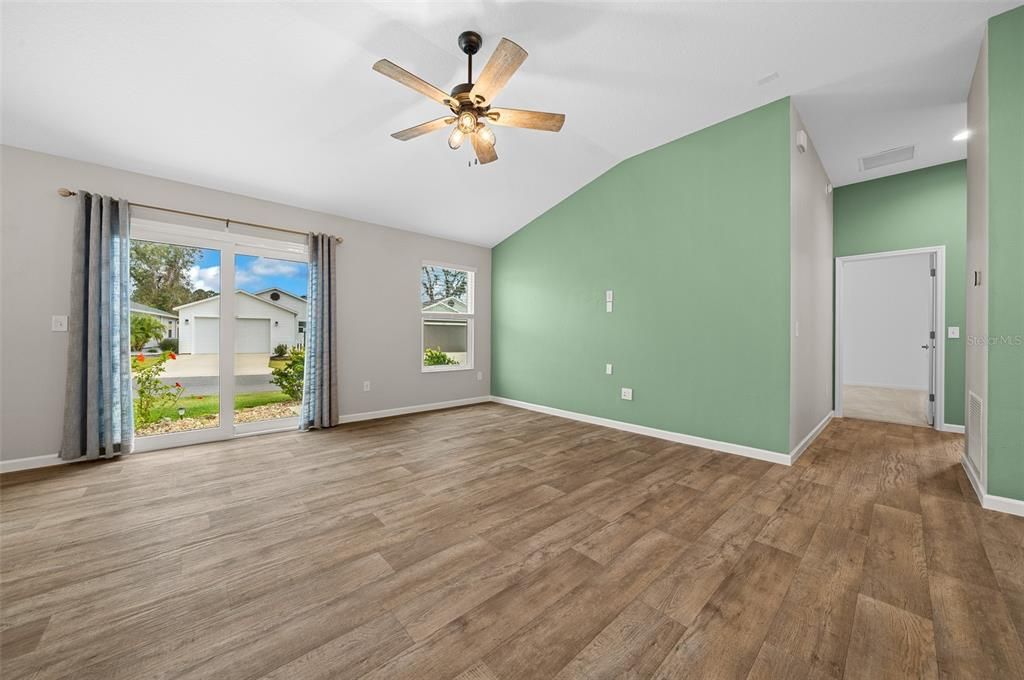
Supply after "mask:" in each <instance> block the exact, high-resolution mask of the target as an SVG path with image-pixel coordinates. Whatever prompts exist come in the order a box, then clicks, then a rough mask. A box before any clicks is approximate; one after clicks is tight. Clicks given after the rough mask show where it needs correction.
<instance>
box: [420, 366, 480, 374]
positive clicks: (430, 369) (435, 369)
mask: <svg viewBox="0 0 1024 680" xmlns="http://www.w3.org/2000/svg"><path fill="white" fill-rule="evenodd" d="M472 370H473V367H472V366H421V367H420V373H451V372H453V371H472Z"/></svg>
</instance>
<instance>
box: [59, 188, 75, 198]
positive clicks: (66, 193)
mask: <svg viewBox="0 0 1024 680" xmlns="http://www.w3.org/2000/svg"><path fill="white" fill-rule="evenodd" d="M76 193H77V192H75V191H72V190H71V189H67V188H65V187H61V188H60V189H57V195H58V196H63V197H64V198H67V197H68V196H74V195H75V194H76Z"/></svg>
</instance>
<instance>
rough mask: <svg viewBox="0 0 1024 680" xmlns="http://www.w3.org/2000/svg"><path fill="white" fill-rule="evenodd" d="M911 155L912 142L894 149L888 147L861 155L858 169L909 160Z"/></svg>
mask: <svg viewBox="0 0 1024 680" xmlns="http://www.w3.org/2000/svg"><path fill="white" fill-rule="evenodd" d="M913 157H914V145H913V144H911V145H910V146H901V147H899V148H896V149H889V150H888V151H882V152H880V153H876V154H872V155H870V156H864V157H862V158H861V159H860V169H861V170H874V169H875V168H880V167H882V166H883V165H892V164H893V163H902V162H903V161H909V160H910V159H912V158H913Z"/></svg>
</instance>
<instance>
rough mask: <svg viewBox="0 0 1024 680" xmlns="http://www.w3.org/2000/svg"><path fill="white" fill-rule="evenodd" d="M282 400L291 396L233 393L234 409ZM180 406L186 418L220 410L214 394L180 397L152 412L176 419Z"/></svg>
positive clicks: (277, 402)
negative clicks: (169, 404) (169, 405)
mask: <svg viewBox="0 0 1024 680" xmlns="http://www.w3.org/2000/svg"><path fill="white" fill-rule="evenodd" d="M284 401H291V398H290V397H289V396H288V395H287V394H285V393H284V392H247V393H245V394H236V395H235V409H236V410H237V409H242V408H252V407H253V406H264V405H266V404H279V403H281V402H284ZM180 406H184V407H185V417H186V418H199V417H201V416H209V415H217V413H219V412H220V397H219V396H218V395H216V394H211V395H209V396H206V397H182V398H181V399H179V400H178V403H177V405H175V406H173V407H171V408H161V409H155V410H154V411H153V413H154V416H155V417H156V418H158V419H159V418H170V419H171V420H177V418H178V407H180Z"/></svg>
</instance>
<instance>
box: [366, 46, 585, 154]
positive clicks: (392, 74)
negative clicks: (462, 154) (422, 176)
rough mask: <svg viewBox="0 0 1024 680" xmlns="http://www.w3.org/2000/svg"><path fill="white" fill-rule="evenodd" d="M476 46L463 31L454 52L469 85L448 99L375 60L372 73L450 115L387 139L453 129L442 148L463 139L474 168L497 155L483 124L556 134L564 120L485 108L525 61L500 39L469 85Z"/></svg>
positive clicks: (520, 52)
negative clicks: (465, 61)
mask: <svg viewBox="0 0 1024 680" xmlns="http://www.w3.org/2000/svg"><path fill="white" fill-rule="evenodd" d="M482 44H483V39H482V38H481V37H480V34H479V33H476V32H474V31H465V32H464V33H462V34H461V35H460V36H459V47H460V48H461V49H462V51H463V52H465V53H466V55H467V56H468V57H469V69H468V72H469V76H468V81H469V82H465V83H461V84H459V85H456V86H455V87H454V88H453V89H452V91H451V94H446V93H445V92H444V91H443V90H441V89H439V88H437V87H434V86H433V85H431V84H430V83H428V82H427V81H425V80H423V79H422V78H419V77H417V76H415V75H413V74H412V73H409V72H408V71H406V70H405V69H404V68H402V67H401V66H397V65H395V64H393V63H391V62H390V61H388V60H387V59H381V60H380V61H378V62H377V63H376V64H374V65H373V70H374V71H377V72H378V73H382V74H384V75H386V76H387V77H388V78H391V79H393V80H396V81H398V82H399V83H401V84H402V85H405V86H406V87H409V88H411V89H413V90H416V91H417V92H419V93H420V94H422V95H425V96H427V97H430V98H431V99H433V100H434V101H436V102H438V103H440V104H442V105H444V106H447V107H448V109H449V110H450V111H451V115H448V116H444V117H443V118H436V119H434V120H432V121H429V122H427V123H421V124H420V125H417V126H415V127H411V128H408V129H407V130H402V131H400V132H396V133H394V134H392V135H391V136H392V137H394V138H395V139H399V140H401V141H403V142H407V141H409V140H410V139H415V138H416V137H419V136H420V135H425V134H427V133H428V132H433V131H434V130H440V129H442V128H445V127H448V126H449V125H452V124H454V127H453V128H452V131H451V134H450V135H449V136H448V146H450V147H451V148H453V149H458V148H459V147H460V146H462V142H463V141H465V139H466V137H469V138H470V140H471V141H472V143H473V150H474V151H475V152H476V157H477V159H478V160H479V162H480V163H490V162H492V161H496V160H498V154H497V153H495V152H494V142H495V138H494V131H493V130H492V129H491V128H490V127H488V125H487V124H488V123H491V124H493V125H505V126H508V127H518V128H529V129H531V130H547V131H549V132H558V131H559V130H561V129H562V123H564V122H565V114H562V113H543V112H541V111H524V110H522V109H499V108H492V107H491V102H492V101H494V98H495V97H496V96H497V95H498V93H499V92H501V90H502V88H504V87H505V84H506V83H508V81H509V78H511V77H512V74H514V73H515V72H516V70H517V69H518V68H519V67H520V66H522V64H523V62H524V61H526V56H527V55H526V50H524V49H523V48H522V47H520V46H519V45H517V44H515V43H514V42H512V41H511V40H509V39H508V38H502V39H501V42H499V43H498V47H497V48H496V49H495V50H494V54H492V55H491V58H490V60H489V61H488V62H487V65H486V66H484V70H483V71H481V73H480V77H479V78H477V81H476V82H475V83H474V82H473V55H474V54H476V53H477V52H478V51H479V50H480V46H481V45H482Z"/></svg>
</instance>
